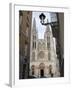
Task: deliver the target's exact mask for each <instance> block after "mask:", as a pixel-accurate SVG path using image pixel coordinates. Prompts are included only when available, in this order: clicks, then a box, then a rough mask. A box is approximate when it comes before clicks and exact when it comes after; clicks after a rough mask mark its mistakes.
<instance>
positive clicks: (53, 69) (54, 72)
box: [29, 18, 60, 78]
mask: <svg viewBox="0 0 72 90" xmlns="http://www.w3.org/2000/svg"><path fill="white" fill-rule="evenodd" d="M30 49H31V50H30V72H29V74H30V76H34V77H37V78H38V77H59V76H60V73H59V60H58V59H57V55H56V41H55V38H53V35H52V30H51V27H50V26H49V25H48V26H47V27H46V30H45V33H44V39H38V32H37V28H36V21H35V18H34V21H33V26H32V30H31V47H30Z"/></svg>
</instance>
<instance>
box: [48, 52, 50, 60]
mask: <svg viewBox="0 0 72 90" xmlns="http://www.w3.org/2000/svg"><path fill="white" fill-rule="evenodd" d="M50 57H51V55H50V52H48V60H50V59H51V58H50Z"/></svg>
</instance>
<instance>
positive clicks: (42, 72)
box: [40, 69, 44, 77]
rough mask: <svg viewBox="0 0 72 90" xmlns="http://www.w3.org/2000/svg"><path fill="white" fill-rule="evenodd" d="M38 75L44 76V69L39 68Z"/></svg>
mask: <svg viewBox="0 0 72 90" xmlns="http://www.w3.org/2000/svg"><path fill="white" fill-rule="evenodd" d="M40 77H44V70H43V69H41V70H40Z"/></svg>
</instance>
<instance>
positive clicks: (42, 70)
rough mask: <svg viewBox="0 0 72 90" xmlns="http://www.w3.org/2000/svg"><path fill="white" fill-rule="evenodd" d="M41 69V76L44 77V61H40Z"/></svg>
mask: <svg viewBox="0 0 72 90" xmlns="http://www.w3.org/2000/svg"><path fill="white" fill-rule="evenodd" d="M39 69H40V77H44V69H45V65H44V63H40V65H39Z"/></svg>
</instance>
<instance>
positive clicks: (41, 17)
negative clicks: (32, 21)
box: [39, 13, 58, 27]
mask: <svg viewBox="0 0 72 90" xmlns="http://www.w3.org/2000/svg"><path fill="white" fill-rule="evenodd" d="M39 18H40V20H41V21H40V22H41V24H42V25H51V27H52V26H57V25H58V22H57V21H55V22H45V18H46V16H45V15H44V13H41V14H40V15H39Z"/></svg>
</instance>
